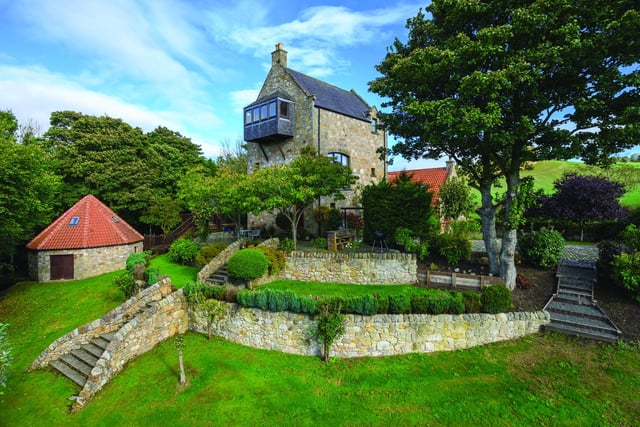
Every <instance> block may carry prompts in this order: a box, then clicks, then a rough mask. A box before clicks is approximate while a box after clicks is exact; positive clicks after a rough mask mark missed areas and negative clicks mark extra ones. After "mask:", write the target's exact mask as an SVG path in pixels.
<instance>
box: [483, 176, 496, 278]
mask: <svg viewBox="0 0 640 427" xmlns="http://www.w3.org/2000/svg"><path fill="white" fill-rule="evenodd" d="M480 194H481V197H482V206H481V207H480V209H478V214H479V215H480V220H481V223H482V239H483V240H484V247H485V250H486V251H487V258H488V259H489V272H490V273H491V274H496V275H497V274H498V273H500V266H499V260H498V243H497V234H496V208H495V206H494V205H493V197H492V195H491V181H487V182H483V183H481V184H480Z"/></svg>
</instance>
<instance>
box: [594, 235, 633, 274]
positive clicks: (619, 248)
mask: <svg viewBox="0 0 640 427" xmlns="http://www.w3.org/2000/svg"><path fill="white" fill-rule="evenodd" d="M623 252H629V246H627V245H625V244H624V243H622V242H621V241H620V240H602V241H600V242H598V253H599V256H598V274H600V275H601V277H606V278H607V279H608V278H610V277H611V274H612V263H613V260H614V259H615V258H616V257H617V256H618V255H620V254H621V253H623Z"/></svg>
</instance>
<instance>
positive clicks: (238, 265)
mask: <svg viewBox="0 0 640 427" xmlns="http://www.w3.org/2000/svg"><path fill="white" fill-rule="evenodd" d="M268 268H269V260H268V259H267V257H266V256H265V254H264V253H262V252H261V251H259V250H257V249H242V250H239V251H238V252H236V253H234V254H233V255H231V257H229V260H228V261H227V270H228V272H229V276H230V277H233V278H235V279H242V280H253V279H257V278H258V277H262V276H264V275H265V273H266V272H267V270H268Z"/></svg>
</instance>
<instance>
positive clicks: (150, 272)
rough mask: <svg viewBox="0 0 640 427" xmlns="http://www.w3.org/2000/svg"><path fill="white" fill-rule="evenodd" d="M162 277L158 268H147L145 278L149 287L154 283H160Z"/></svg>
mask: <svg viewBox="0 0 640 427" xmlns="http://www.w3.org/2000/svg"><path fill="white" fill-rule="evenodd" d="M159 275H160V271H158V269H157V268H147V269H146V270H145V271H144V277H145V280H146V282H147V284H148V285H153V284H154V283H158V276H159Z"/></svg>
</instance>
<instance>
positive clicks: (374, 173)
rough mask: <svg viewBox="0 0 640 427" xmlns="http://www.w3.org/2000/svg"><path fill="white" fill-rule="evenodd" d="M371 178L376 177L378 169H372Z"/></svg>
mask: <svg viewBox="0 0 640 427" xmlns="http://www.w3.org/2000/svg"><path fill="white" fill-rule="evenodd" d="M371 176H376V168H371Z"/></svg>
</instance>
